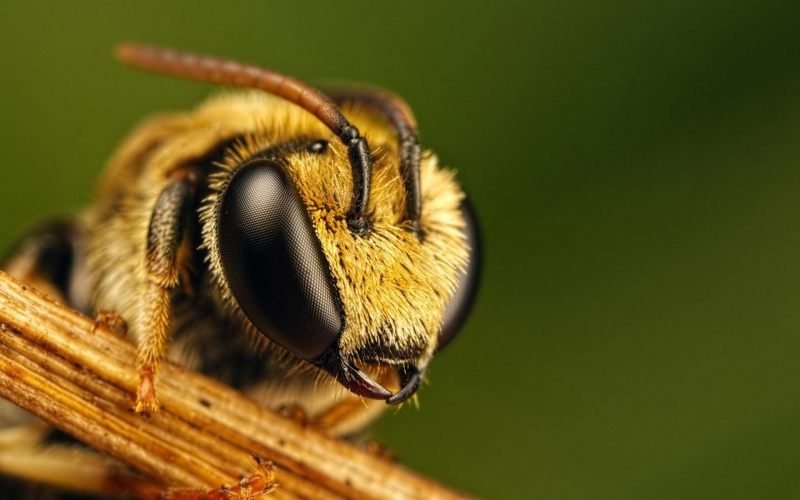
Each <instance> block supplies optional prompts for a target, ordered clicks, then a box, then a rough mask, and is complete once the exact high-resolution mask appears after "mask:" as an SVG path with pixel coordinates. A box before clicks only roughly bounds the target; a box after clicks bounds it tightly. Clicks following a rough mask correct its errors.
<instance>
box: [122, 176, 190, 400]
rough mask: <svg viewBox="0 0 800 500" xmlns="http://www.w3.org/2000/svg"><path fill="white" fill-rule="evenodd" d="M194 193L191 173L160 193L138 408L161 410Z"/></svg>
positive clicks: (151, 238)
mask: <svg viewBox="0 0 800 500" xmlns="http://www.w3.org/2000/svg"><path fill="white" fill-rule="evenodd" d="M191 195H192V186H191V181H190V179H189V177H188V176H187V177H185V178H182V179H178V180H176V181H174V182H172V183H171V184H169V185H168V186H167V187H166V188H164V190H163V191H162V192H161V194H160V195H159V197H158V201H156V206H155V208H154V209H153V214H152V216H151V218H150V230H149V234H148V237H147V255H146V259H147V262H146V264H147V283H146V285H145V290H144V296H143V300H144V310H145V316H144V317H145V320H144V324H143V325H142V327H143V329H142V331H141V335H140V341H139V354H138V359H137V361H138V365H139V389H138V390H137V393H136V406H135V407H134V411H136V412H155V411H158V406H159V405H158V398H157V397H156V390H155V379H156V375H157V373H158V366H159V363H160V362H161V360H162V359H163V358H164V356H165V355H166V351H167V345H168V337H169V331H170V321H171V312H172V311H171V303H170V291H171V290H172V289H174V288H176V287H177V286H178V284H179V282H180V275H181V273H182V269H181V267H182V264H181V259H180V256H181V252H180V248H181V243H182V241H183V239H184V232H185V228H186V219H187V213H188V208H189V203H190V200H191Z"/></svg>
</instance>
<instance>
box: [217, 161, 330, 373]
mask: <svg viewBox="0 0 800 500" xmlns="http://www.w3.org/2000/svg"><path fill="white" fill-rule="evenodd" d="M222 196H223V197H222V202H221V204H220V209H219V210H220V212H219V213H218V214H217V215H218V217H217V234H218V237H219V255H220V260H221V264H222V271H223V274H224V276H225V279H226V281H227V282H228V286H229V288H230V290H231V292H232V293H233V296H234V298H235V299H236V301H237V302H238V303H239V306H240V307H241V309H242V311H244V313H245V314H246V315H247V317H248V318H249V319H250V321H251V322H252V323H253V324H254V325H255V326H256V328H258V329H259V330H260V331H261V332H262V333H263V334H264V335H266V336H267V337H268V338H269V339H270V340H272V341H274V342H276V343H277V344H279V345H281V346H283V347H284V348H286V349H287V350H289V351H291V352H292V353H294V354H296V355H297V356H300V357H302V358H304V359H307V360H310V359H314V358H316V357H317V356H319V355H320V354H322V353H323V352H324V351H325V350H326V349H327V348H328V347H329V346H330V345H331V344H332V343H333V342H334V341H336V339H337V338H338V336H339V333H340V332H341V330H342V327H343V324H344V321H343V319H342V314H341V312H340V309H339V306H338V295H337V292H336V289H335V287H334V286H333V282H332V278H331V276H330V272H329V269H328V265H327V262H326V261H325V257H324V255H323V254H322V249H321V248H320V244H319V241H318V240H317V238H316V235H315V234H314V229H313V227H312V225H311V220H310V218H309V215H308V211H307V210H306V208H305V206H304V205H303V202H302V201H301V200H300V197H299V195H298V194H297V192H296V190H295V188H294V186H292V185H291V183H290V182H288V181H287V178H286V175H285V173H284V171H283V169H282V168H281V166H280V165H279V164H278V163H276V162H273V161H271V160H266V159H257V160H253V161H251V162H250V163H248V164H245V165H244V166H242V167H240V168H239V170H237V171H236V173H235V174H233V178H232V179H231V180H230V182H229V183H228V186H227V189H226V190H225V192H224V194H223V195H222Z"/></svg>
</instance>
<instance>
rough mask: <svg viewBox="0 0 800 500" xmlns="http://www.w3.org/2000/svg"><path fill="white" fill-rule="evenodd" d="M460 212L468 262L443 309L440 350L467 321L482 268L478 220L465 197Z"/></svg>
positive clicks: (438, 346) (438, 347) (438, 348)
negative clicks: (465, 237)
mask: <svg viewBox="0 0 800 500" xmlns="http://www.w3.org/2000/svg"><path fill="white" fill-rule="evenodd" d="M460 208H461V214H462V215H463V216H464V221H465V222H466V223H467V227H466V231H465V232H466V236H467V244H468V245H469V248H470V252H469V263H468V264H467V267H466V269H465V270H464V271H462V272H460V273H459V275H458V285H457V288H456V293H455V295H454V296H453V298H452V299H451V300H450V303H449V304H447V308H446V309H445V311H444V321H443V322H442V332H441V333H440V334H439V343H438V345H437V347H436V349H437V350H439V351H440V350H442V349H443V348H444V347H445V346H446V345H447V344H448V343H450V341H451V340H453V337H455V336H456V334H457V333H458V332H459V330H461V327H462V326H464V323H465V322H466V321H467V317H468V316H469V312H470V310H471V309H472V304H473V302H475V295H476V294H477V291H478V284H479V282H480V275H481V268H482V264H483V262H482V257H483V256H482V255H481V253H482V248H481V235H480V231H479V229H478V221H477V219H476V218H475V212H474V211H473V209H472V204H470V202H469V201H467V200H466V199H465V200H464V201H462V202H461V207H460Z"/></svg>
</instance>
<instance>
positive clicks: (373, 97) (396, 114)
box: [323, 86, 422, 238]
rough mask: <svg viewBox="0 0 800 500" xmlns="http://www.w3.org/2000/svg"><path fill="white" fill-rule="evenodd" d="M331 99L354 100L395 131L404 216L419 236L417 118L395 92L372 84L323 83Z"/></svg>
mask: <svg viewBox="0 0 800 500" xmlns="http://www.w3.org/2000/svg"><path fill="white" fill-rule="evenodd" d="M323 89H324V90H325V93H326V94H327V95H328V96H330V98H331V99H333V101H334V102H335V103H336V104H338V105H339V106H342V105H343V104H346V103H352V104H356V105H358V106H361V107H362V108H364V109H366V110H368V111H371V112H373V113H375V114H377V115H378V116H380V117H382V118H383V119H384V120H386V121H387V122H388V123H389V124H390V125H391V126H392V128H393V129H394V131H395V134H397V142H398V144H399V149H400V174H401V176H402V177H403V183H404V184H405V190H406V208H405V214H404V220H405V221H407V222H409V223H410V224H411V227H412V229H413V230H414V233H416V235H417V236H418V237H420V238H421V237H422V233H421V231H420V228H419V218H420V215H421V213H422V188H421V186H420V172H419V164H420V161H421V158H422V150H421V148H420V145H419V136H418V134H417V121H416V119H414V114H413V113H412V112H411V108H409V107H408V104H406V102H405V101H404V100H403V99H402V98H401V97H400V96H398V95H396V94H393V93H391V92H389V91H386V90H382V89H377V88H372V87H349V86H341V87H340V86H331V87H330V88H329V87H327V86H325V87H323Z"/></svg>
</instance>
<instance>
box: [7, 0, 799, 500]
mask: <svg viewBox="0 0 800 500" xmlns="http://www.w3.org/2000/svg"><path fill="white" fill-rule="evenodd" d="M798 20H800V2H797V1H796V0H739V1H736V0H734V1H731V0H728V1H725V2H723V1H710V0H677V1H659V2H653V1H646V0H639V1H625V0H607V1H603V2H591V1H586V0H536V1H518V2H512V1H502V2H501V1H495V2H487V1H480V2H478V1H470V2H467V1H463V0H462V1H456V0H451V1H444V0H437V1H430V2H425V1H422V0H419V1H403V2H374V1H373V2H366V1H355V0H343V1H340V2H312V1H285V2H276V1H267V0H261V1H250V2H243V1H225V2H223V1H220V0H217V1H214V2H211V1H202V2H199V1H194V2H183V3H178V2H160V1H153V0H148V1H138V2H126V3H124V4H123V3H122V2H114V3H111V2H103V1H100V0H98V1H77V0H76V1H71V2H63V1H57V2H24V3H23V2H10V1H4V2H3V8H2V13H0V145H2V147H0V151H2V153H1V154H0V164H1V165H0V186H2V191H0V193H1V194H0V247H2V248H4V249H5V248H7V247H8V246H9V245H10V244H11V243H12V242H13V241H14V239H15V237H16V236H17V235H18V234H19V233H20V232H21V231H23V230H24V229H25V228H26V227H29V226H30V225H31V224H33V223H34V222H35V221H36V220H37V219H40V218H41V217H42V216H45V215H47V214H52V213H60V212H64V211H70V210H77V209H79V208H80V207H81V206H82V205H84V204H85V203H86V202H87V200H88V199H89V195H90V192H91V190H92V188H93V184H94V180H95V179H96V178H97V176H98V174H99V172H100V170H101V168H102V166H103V164H104V161H105V160H106V158H107V157H108V156H109V154H110V153H111V151H112V149H113V148H114V146H115V145H116V144H117V143H118V142H119V141H120V140H121V139H122V138H123V137H124V136H125V135H126V133H127V131H128V130H130V128H131V127H132V126H133V125H134V124H135V123H136V122H138V121H139V120H141V119H142V118H144V117H146V116H148V115H150V114H152V113H154V112H159V111H166V110H184V109H188V108H191V107H192V106H194V105H195V104H196V103H198V102H199V101H201V100H202V99H203V98H204V97H205V96H206V95H208V94H209V93H210V92H213V89H212V88H211V87H209V86H206V85H201V84H195V83H188V82H183V81H177V80H170V79H167V78H161V77H154V76H150V75H145V74H141V73H137V72H135V71H132V70H129V69H127V68H123V67H121V66H119V65H117V64H116V63H115V62H114V61H113V59H112V57H111V48H112V46H113V45H114V44H115V43H117V42H119V41H121V40H128V39H133V40H143V41H149V42H154V43H159V44H166V45H172V46H176V47H179V48H185V49H193V50H195V51H204V52H209V53H213V54H218V55H224V56H230V57H232V58H237V59H240V60H245V61H250V62H254V63H260V64H263V65H267V66H269V67H273V68H276V69H278V70H280V71H283V72H286V73H289V74H291V75H293V76H296V77H299V78H301V79H303V80H306V81H310V82H314V81H325V80H339V81H341V80H345V81H361V82H369V83H373V84H376V85H380V86H384V87H387V88H390V89H392V90H394V91H395V92H397V93H399V94H401V95H403V96H404V97H405V98H406V99H407V100H408V102H409V103H410V104H411V106H412V107H413V109H414V110H415V112H416V114H417V117H418V120H419V123H420V131H421V136H422V140H423V143H424V145H425V146H427V147H430V148H433V149H434V150H435V151H436V152H437V153H438V154H439V155H440V157H441V159H442V161H443V163H444V164H446V165H449V166H452V167H454V168H456V169H457V170H458V172H459V176H460V179H461V181H462V182H463V184H464V185H465V187H466V189H467V190H468V191H469V193H470V195H471V197H472V198H473V200H474V202H475V205H476V206H477V208H478V210H479V215H480V217H481V220H482V222H483V228H484V232H485V240H486V268H485V280H484V286H483V289H482V291H481V294H480V297H479V302H478V304H477V308H476V310H475V312H474V315H473V316H472V318H471V321H470V322H469V324H468V327H467V328H466V330H465V331H464V332H463V333H462V336H461V337H460V338H459V339H458V340H457V341H456V342H455V343H454V344H453V345H452V346H451V347H450V348H448V350H447V351H446V352H444V353H442V355H441V356H440V357H439V358H437V360H436V362H435V363H434V364H433V367H432V369H431V373H430V376H431V384H430V385H428V386H426V387H425V388H424V389H423V390H422V393H421V409H420V410H419V411H417V410H416V409H414V408H412V407H406V408H403V409H402V411H400V412H398V413H396V414H389V415H387V416H386V418H384V419H383V420H382V421H381V422H380V424H379V425H378V427H377V436H378V438H379V439H380V440H381V441H383V442H385V443H386V444H387V445H388V446H389V447H390V448H391V449H393V450H395V451H396V452H397V454H398V456H399V457H400V459H401V460H402V461H403V462H404V463H406V464H408V465H409V466H411V467H413V468H415V469H418V470H420V471H422V472H424V473H426V474H430V475H433V476H435V477H436V478H438V479H440V480H442V481H445V482H447V483H450V484H453V485H454V486H457V487H458V488H461V489H463V490H466V491H468V492H471V493H473V494H476V495H479V496H482V497H486V498H496V499H509V498H542V499H551V498H558V499H585V498H591V499H597V498H609V499H611V498H613V499H625V498H630V499H633V498H649V499H655V498H664V499H673V498H729V499H730V498H798V496H800V473H799V472H800V308H798V301H800V27H799V25H798Z"/></svg>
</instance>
